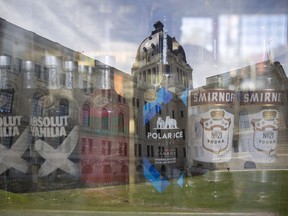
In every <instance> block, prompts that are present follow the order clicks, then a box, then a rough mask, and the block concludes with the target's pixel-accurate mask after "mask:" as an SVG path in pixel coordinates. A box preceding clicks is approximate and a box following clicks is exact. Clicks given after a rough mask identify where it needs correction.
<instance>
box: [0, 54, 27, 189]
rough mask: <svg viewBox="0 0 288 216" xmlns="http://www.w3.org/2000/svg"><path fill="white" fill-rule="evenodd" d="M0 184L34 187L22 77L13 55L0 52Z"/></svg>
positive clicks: (8, 186)
mask: <svg viewBox="0 0 288 216" xmlns="http://www.w3.org/2000/svg"><path fill="white" fill-rule="evenodd" d="M0 77H1V78H0V187H1V188H2V189H5V190H9V191H12V192H26V191H29V190H31V183H32V181H31V172H30V159H31V155H30V153H29V150H30V145H29V142H28V137H29V126H28V124H29V120H28V119H27V117H25V109H22V108H24V105H25V103H26V102H25V101H24V100H23V98H24V97H25V95H23V92H22V91H21V86H22V83H21V78H20V76H19V75H18V74H14V73H13V69H12V68H11V57H9V56H0Z"/></svg>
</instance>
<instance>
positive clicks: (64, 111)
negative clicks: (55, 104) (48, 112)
mask: <svg viewBox="0 0 288 216" xmlns="http://www.w3.org/2000/svg"><path fill="white" fill-rule="evenodd" d="M59 113H60V116H64V115H68V114H69V102H68V100H67V99H63V98H62V99H61V100H60V104H59Z"/></svg>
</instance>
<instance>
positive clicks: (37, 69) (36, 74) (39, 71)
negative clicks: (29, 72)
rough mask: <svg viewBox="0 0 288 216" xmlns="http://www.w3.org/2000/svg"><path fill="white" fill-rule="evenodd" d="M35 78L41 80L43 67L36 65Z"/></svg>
mask: <svg viewBox="0 0 288 216" xmlns="http://www.w3.org/2000/svg"><path fill="white" fill-rule="evenodd" d="M35 77H36V78H37V79H41V65H39V64H35Z"/></svg>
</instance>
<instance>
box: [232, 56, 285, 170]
mask: <svg viewBox="0 0 288 216" xmlns="http://www.w3.org/2000/svg"><path fill="white" fill-rule="evenodd" d="M241 70H242V72H243V71H244V72H247V71H249V72H250V73H251V74H250V76H247V77H246V80H242V82H241V83H240V90H239V92H238V93H237V98H238V101H239V104H240V110H239V142H238V144H239V152H240V154H241V158H243V160H245V161H246V162H245V164H244V168H256V166H260V167H261V166H262V167H263V168H264V167H267V166H268V167H269V168H271V166H272V167H273V166H277V164H274V163H275V162H276V158H277V157H276V155H277V147H278V146H279V145H281V144H283V143H281V142H280V143H279V140H280V139H279V136H280V138H281V137H282V136H285V132H284V128H285V121H284V119H285V117H284V112H285V108H284V107H285V105H284V101H285V91H284V90H285V87H284V82H283V80H284V78H281V76H282V77H283V75H284V76H286V75H285V72H284V70H283V68H282V66H281V65H280V64H279V63H271V62H270V61H267V62H262V63H258V64H256V65H252V66H250V67H246V68H243V69H241ZM252 72H253V73H255V74H256V75H257V80H256V81H254V79H255V77H253V73H252ZM249 82H250V83H255V86H253V85H252V86H248V87H247V85H246V83H249ZM282 140H283V138H282ZM253 163H254V164H253ZM249 164H250V165H249ZM251 164H252V165H251ZM265 164H266V165H265ZM268 164H270V165H268ZM273 164H274V165H273ZM278 165H279V164H278Z"/></svg>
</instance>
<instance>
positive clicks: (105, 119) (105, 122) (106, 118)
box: [101, 109, 109, 130]
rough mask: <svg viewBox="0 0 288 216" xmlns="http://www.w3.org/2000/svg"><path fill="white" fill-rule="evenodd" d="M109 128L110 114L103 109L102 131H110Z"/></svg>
mask: <svg viewBox="0 0 288 216" xmlns="http://www.w3.org/2000/svg"><path fill="white" fill-rule="evenodd" d="M108 128H109V113H108V111H107V110H106V109H102V112H101V129H102V130H108Z"/></svg>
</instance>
